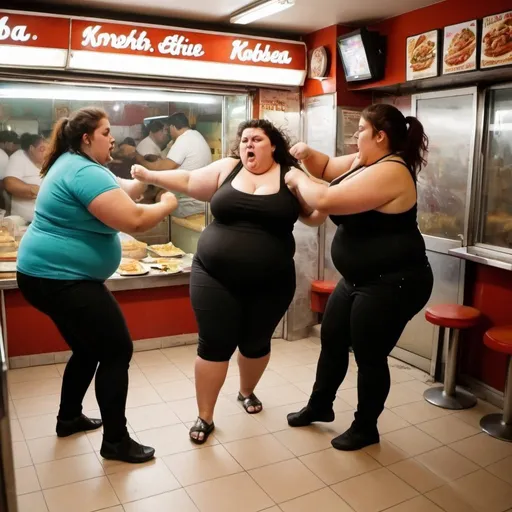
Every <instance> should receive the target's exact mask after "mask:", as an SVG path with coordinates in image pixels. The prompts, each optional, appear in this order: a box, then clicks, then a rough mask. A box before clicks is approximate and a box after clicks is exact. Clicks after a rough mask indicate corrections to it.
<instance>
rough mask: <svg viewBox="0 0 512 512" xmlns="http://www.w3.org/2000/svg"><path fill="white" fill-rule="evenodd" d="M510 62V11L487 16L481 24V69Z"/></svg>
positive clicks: (511, 44) (511, 51)
mask: <svg viewBox="0 0 512 512" xmlns="http://www.w3.org/2000/svg"><path fill="white" fill-rule="evenodd" d="M510 64H512V11H508V12H504V13H502V14H496V15H494V16H487V17H486V18H484V19H483V24H482V53H481V57H480V67H481V68H482V69H486V68H494V67H497V66H507V65H510Z"/></svg>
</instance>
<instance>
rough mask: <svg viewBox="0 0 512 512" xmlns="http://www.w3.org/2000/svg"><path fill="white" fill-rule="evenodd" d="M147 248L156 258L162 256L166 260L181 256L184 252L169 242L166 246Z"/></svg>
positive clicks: (159, 245) (158, 245)
mask: <svg viewBox="0 0 512 512" xmlns="http://www.w3.org/2000/svg"><path fill="white" fill-rule="evenodd" d="M149 248H150V250H151V251H153V252H154V253H155V254H157V255H158V256H163V257H167V258H172V257H177V256H183V255H184V254H185V252H184V251H183V250H182V249H180V248H179V247H176V246H175V245H173V244H172V243H171V242H169V243H168V244H157V245H150V246H149Z"/></svg>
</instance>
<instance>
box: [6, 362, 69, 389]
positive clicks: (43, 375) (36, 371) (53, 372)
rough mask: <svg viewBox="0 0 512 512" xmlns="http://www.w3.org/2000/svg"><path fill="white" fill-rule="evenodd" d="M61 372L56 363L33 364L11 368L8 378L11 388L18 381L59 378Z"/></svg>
mask: <svg viewBox="0 0 512 512" xmlns="http://www.w3.org/2000/svg"><path fill="white" fill-rule="evenodd" d="M60 376H61V375H60V373H59V372H58V370H57V367H56V366H55V365H48V366H33V367H30V368H20V369H17V370H9V371H8V372H7V379H8V385H9V388H10V387H11V385H12V384H15V383H17V382H31V381H37V380H44V379H58V378H59V377H60Z"/></svg>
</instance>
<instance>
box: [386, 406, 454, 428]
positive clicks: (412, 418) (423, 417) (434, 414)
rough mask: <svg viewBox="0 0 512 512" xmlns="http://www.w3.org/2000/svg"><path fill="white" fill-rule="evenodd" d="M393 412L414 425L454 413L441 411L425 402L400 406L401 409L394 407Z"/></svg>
mask: <svg viewBox="0 0 512 512" xmlns="http://www.w3.org/2000/svg"><path fill="white" fill-rule="evenodd" d="M392 411H393V412H394V413H395V414H397V415H398V416H400V417H401V418H403V419H404V420H406V421H408V422H409V423H412V424H413V425H417V424H418V423H424V422H425V421H430V420H435V419H437V418H442V417H444V416H448V415H450V414H452V411H448V410H446V409H441V407H436V406H435V405H431V404H429V403H428V402H425V401H423V402H414V403H412V404H406V405H400V406H399V407H394V408H393V409H392Z"/></svg>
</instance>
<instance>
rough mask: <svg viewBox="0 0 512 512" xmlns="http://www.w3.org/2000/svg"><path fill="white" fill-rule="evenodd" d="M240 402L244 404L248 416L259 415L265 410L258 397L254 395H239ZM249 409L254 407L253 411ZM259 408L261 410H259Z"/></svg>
mask: <svg viewBox="0 0 512 512" xmlns="http://www.w3.org/2000/svg"><path fill="white" fill-rule="evenodd" d="M238 401H239V402H242V405H243V408H244V409H245V412H246V413H247V414H258V413H259V412H261V411H262V410H263V404H262V403H261V402H260V400H259V399H258V398H257V397H256V395H255V394H254V393H251V394H250V395H249V396H243V395H242V393H238ZM249 407H253V408H254V410H253V411H249ZM257 407H259V409H257Z"/></svg>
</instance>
